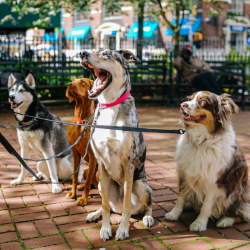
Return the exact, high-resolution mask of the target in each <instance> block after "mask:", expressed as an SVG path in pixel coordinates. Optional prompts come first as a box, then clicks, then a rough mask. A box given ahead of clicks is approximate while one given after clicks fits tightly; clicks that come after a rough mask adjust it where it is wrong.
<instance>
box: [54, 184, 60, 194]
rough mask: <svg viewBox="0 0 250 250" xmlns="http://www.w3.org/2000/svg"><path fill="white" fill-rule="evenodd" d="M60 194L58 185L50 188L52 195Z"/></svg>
mask: <svg viewBox="0 0 250 250" xmlns="http://www.w3.org/2000/svg"><path fill="white" fill-rule="evenodd" d="M61 192H62V189H61V187H60V186H59V185H56V186H52V193H53V194H60V193H61Z"/></svg>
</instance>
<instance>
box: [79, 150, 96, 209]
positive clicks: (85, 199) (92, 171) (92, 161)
mask: <svg viewBox="0 0 250 250" xmlns="http://www.w3.org/2000/svg"><path fill="white" fill-rule="evenodd" d="M90 151H91V149H89V150H88V153H89V154H88V156H89V171H88V175H87V178H86V183H85V185H84V190H83V193H82V198H81V199H79V200H78V202H77V205H80V206H84V205H87V203H88V197H89V192H90V189H91V184H92V179H93V177H94V174H95V173H96V158H95V156H94V154H93V153H92V152H90Z"/></svg>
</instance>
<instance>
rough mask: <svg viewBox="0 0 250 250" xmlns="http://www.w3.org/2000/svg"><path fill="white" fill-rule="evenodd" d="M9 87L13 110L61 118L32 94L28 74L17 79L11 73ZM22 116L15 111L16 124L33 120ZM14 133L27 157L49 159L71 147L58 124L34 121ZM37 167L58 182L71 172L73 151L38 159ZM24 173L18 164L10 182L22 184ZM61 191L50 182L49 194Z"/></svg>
mask: <svg viewBox="0 0 250 250" xmlns="http://www.w3.org/2000/svg"><path fill="white" fill-rule="evenodd" d="M8 88H9V102H10V103H11V108H12V109H13V110H14V111H15V112H17V113H20V114H25V115H29V116H38V117H41V118H46V119H50V120H56V121H59V120H60V119H59V118H58V117H57V116H56V115H53V114H51V113H50V112H49V110H48V109H46V108H45V107H44V106H43V104H41V102H40V101H39V99H38V97H37V95H36V93H35V79H34V77H33V76H32V75H31V74H29V75H28V76H27V78H26V79H25V81H17V80H16V78H15V77H14V76H13V75H12V74H11V75H10V76H9V80H8ZM25 115H19V114H15V118H16V120H17V123H18V126H21V125H25V124H28V123H29V122H30V121H31V120H32V118H30V117H27V116H25ZM17 135H18V140H19V143H20V146H21V156H22V158H26V159H27V158H30V155H31V153H35V154H36V155H37V156H38V157H39V158H40V159H41V158H49V157H51V156H53V155H56V154H58V153H60V152H61V151H63V150H66V149H67V148H68V147H69V146H70V144H69V142H68V139H67V130H66V128H65V127H64V125H63V124H61V123H55V122H50V121H44V120H36V121H35V122H34V123H32V124H31V125H28V126H24V127H22V128H18V129H17ZM37 170H38V173H37V176H38V177H39V178H45V179H51V181H52V182H58V177H59V179H65V178H66V177H68V176H69V175H70V174H72V173H73V164H72V151H71V150H68V151H67V152H66V153H64V154H63V155H61V156H60V157H58V158H53V159H51V160H49V161H40V162H38V164H37ZM27 172H28V171H27V170H26V169H25V168H24V167H23V166H21V173H20V175H19V177H18V178H17V179H15V180H13V181H11V184H12V185H17V184H21V183H22V182H23V181H24V179H25V177H26V175H27ZM82 173H83V171H82V170H80V172H79V176H78V181H79V182H80V181H81V179H82V178H81V176H82ZM34 180H36V178H34ZM60 192H62V189H61V187H60V185H59V184H52V193H60Z"/></svg>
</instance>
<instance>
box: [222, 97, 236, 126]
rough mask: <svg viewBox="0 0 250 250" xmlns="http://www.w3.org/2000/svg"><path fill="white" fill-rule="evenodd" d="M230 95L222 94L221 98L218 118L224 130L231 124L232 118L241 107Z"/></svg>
mask: <svg viewBox="0 0 250 250" xmlns="http://www.w3.org/2000/svg"><path fill="white" fill-rule="evenodd" d="M229 96H230V95H228V94H222V95H220V96H219V100H218V101H219V110H218V118H219V122H220V123H221V126H222V128H226V127H227V124H228V123H230V122H231V120H232V117H233V116H234V115H235V114H236V113H238V111H239V107H238V106H237V105H236V104H235V103H234V101H233V100H232V99H231V98H230V97H229Z"/></svg>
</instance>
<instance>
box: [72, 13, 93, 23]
mask: <svg viewBox="0 0 250 250" xmlns="http://www.w3.org/2000/svg"><path fill="white" fill-rule="evenodd" d="M81 21H90V11H83V10H75V11H74V22H81Z"/></svg>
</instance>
